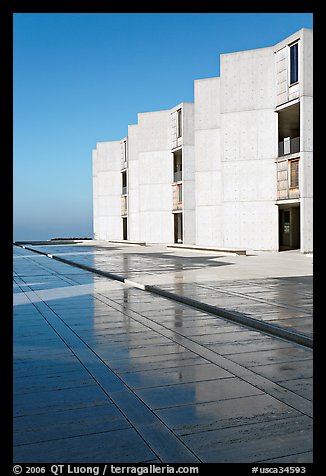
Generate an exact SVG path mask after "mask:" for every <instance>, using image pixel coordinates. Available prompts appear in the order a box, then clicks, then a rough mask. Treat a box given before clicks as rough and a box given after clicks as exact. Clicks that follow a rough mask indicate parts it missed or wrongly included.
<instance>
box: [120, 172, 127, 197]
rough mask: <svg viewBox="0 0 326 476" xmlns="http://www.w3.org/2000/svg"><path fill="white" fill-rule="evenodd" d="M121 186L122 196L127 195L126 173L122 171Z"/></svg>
mask: <svg viewBox="0 0 326 476" xmlns="http://www.w3.org/2000/svg"><path fill="white" fill-rule="evenodd" d="M121 185H122V195H125V194H126V193H127V172H126V171H125V170H124V171H123V172H121Z"/></svg>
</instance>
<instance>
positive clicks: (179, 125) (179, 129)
mask: <svg viewBox="0 0 326 476" xmlns="http://www.w3.org/2000/svg"><path fill="white" fill-rule="evenodd" d="M177 137H178V138H179V137H182V109H178V110H177Z"/></svg>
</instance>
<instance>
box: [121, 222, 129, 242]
mask: <svg viewBox="0 0 326 476" xmlns="http://www.w3.org/2000/svg"><path fill="white" fill-rule="evenodd" d="M122 239H123V240H128V225H127V218H122Z"/></svg>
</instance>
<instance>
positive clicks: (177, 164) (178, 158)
mask: <svg viewBox="0 0 326 476" xmlns="http://www.w3.org/2000/svg"><path fill="white" fill-rule="evenodd" d="M181 180H182V151H181V150H177V151H176V152H173V181H174V182H180V181H181Z"/></svg>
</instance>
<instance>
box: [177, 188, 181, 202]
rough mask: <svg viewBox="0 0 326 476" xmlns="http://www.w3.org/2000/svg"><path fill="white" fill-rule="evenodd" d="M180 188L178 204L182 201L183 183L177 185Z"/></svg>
mask: <svg viewBox="0 0 326 476" xmlns="http://www.w3.org/2000/svg"><path fill="white" fill-rule="evenodd" d="M177 190H178V204H180V203H182V184H181V183H180V184H178V185H177Z"/></svg>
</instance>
